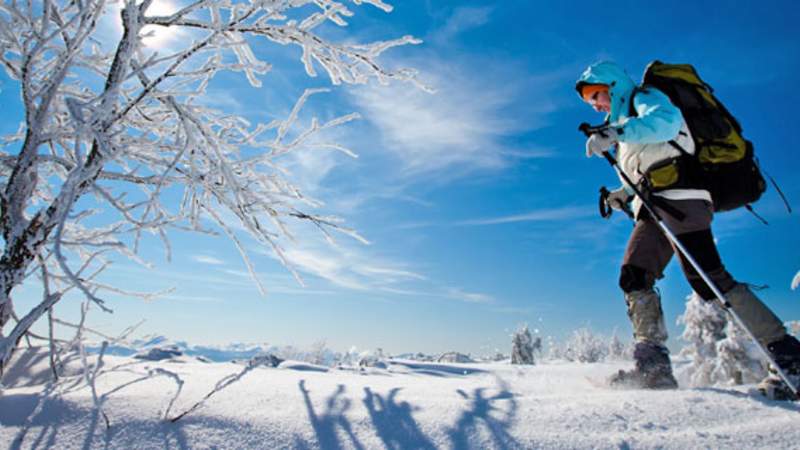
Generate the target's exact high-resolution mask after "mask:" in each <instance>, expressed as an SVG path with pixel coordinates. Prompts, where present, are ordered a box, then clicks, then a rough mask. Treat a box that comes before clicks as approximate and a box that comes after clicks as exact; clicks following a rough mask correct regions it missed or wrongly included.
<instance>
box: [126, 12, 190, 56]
mask: <svg viewBox="0 0 800 450" xmlns="http://www.w3.org/2000/svg"><path fill="white" fill-rule="evenodd" d="M136 3H137V4H139V3H141V1H137V2H136ZM120 6H121V4H120ZM179 9H180V7H179V6H178V5H176V4H175V3H173V2H172V1H170V0H154V1H153V3H152V4H151V5H150V7H149V8H147V13H146V15H147V16H150V17H153V16H169V15H171V14H173V13H174V12H176V11H178V10H179ZM115 16H116V21H115V25H116V28H117V30H118V31H119V32H122V19H121V18H120V15H119V13H117V14H115ZM180 34H181V31H180V30H179V27H162V26H157V25H148V26H146V27H144V28H142V31H141V36H143V37H142V43H143V44H144V45H145V47H148V48H150V49H160V48H163V47H166V46H168V45H169V44H170V43H171V41H174V40H176V39H177V37H178V36H179V35H180Z"/></svg>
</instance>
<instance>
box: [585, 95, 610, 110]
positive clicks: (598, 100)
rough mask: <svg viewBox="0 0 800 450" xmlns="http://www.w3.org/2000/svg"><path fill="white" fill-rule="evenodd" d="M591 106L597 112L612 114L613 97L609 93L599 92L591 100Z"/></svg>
mask: <svg viewBox="0 0 800 450" xmlns="http://www.w3.org/2000/svg"><path fill="white" fill-rule="evenodd" d="M589 105H590V106H591V107H592V108H594V110H595V111H597V112H604V113H609V112H611V97H609V95H608V91H597V92H595V93H594V94H593V95H592V96H591V97H590V98H589Z"/></svg>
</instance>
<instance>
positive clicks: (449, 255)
mask: <svg viewBox="0 0 800 450" xmlns="http://www.w3.org/2000/svg"><path fill="white" fill-rule="evenodd" d="M156 3H157V4H158V3H159V2H158V0H157V2H156ZM162 3H163V2H162ZM393 3H394V4H393V6H394V11H393V12H391V13H390V14H386V13H384V12H383V11H381V10H379V9H377V8H373V7H371V6H369V5H362V6H353V7H352V8H353V10H354V12H355V13H356V15H355V16H354V17H352V18H350V19H349V26H348V27H347V28H337V27H334V26H329V27H327V28H325V29H324V30H323V33H325V34H326V35H327V36H329V37H331V38H332V39H340V40H347V41H353V40H355V41H373V40H385V39H392V38H397V37H400V36H404V35H409V34H410V35H413V36H415V37H417V38H420V39H421V40H422V41H423V43H421V44H419V45H413V46H405V47H401V48H396V49H392V50H390V51H389V52H387V53H385V54H384V55H383V56H382V57H381V61H382V62H383V63H385V64H386V65H387V66H389V67H413V68H416V69H417V70H418V71H419V73H420V75H419V76H420V80H422V81H423V82H424V83H425V84H426V85H429V86H430V87H432V88H433V90H434V92H432V93H430V92H426V91H423V90H421V89H418V88H417V87H415V86H413V85H411V84H409V83H393V84H390V85H388V86H381V85H378V84H376V83H372V84H369V85H360V86H330V82H329V80H328V79H327V78H326V77H325V76H324V73H323V72H321V71H320V75H319V76H317V77H316V78H310V77H308V76H307V75H306V74H305V72H304V70H303V67H302V64H301V62H300V52H299V51H298V50H297V49H296V48H288V47H287V48H283V47H277V46H275V45H273V44H265V43H263V42H257V41H253V48H254V51H255V52H256V55H257V56H259V57H261V58H263V59H264V60H266V61H268V62H270V63H272V64H273V65H274V68H273V70H272V71H271V72H269V73H268V74H266V75H264V76H262V77H261V79H262V82H263V87H261V88H260V89H256V88H253V87H251V86H250V85H249V84H248V83H247V82H246V79H245V76H244V75H243V74H241V73H230V74H225V75H223V76H220V77H218V78H217V79H215V81H214V82H213V83H212V85H211V86H210V88H209V93H208V98H207V99H206V100H205V101H206V102H207V103H208V104H210V105H213V106H215V107H218V108H220V109H224V110H226V111H230V112H233V113H236V114H240V115H243V116H245V117H248V118H250V119H252V120H253V122H254V123H255V122H268V121H270V120H272V119H274V118H277V117H285V115H286V114H287V113H288V111H289V110H290V109H291V107H292V105H293V103H294V101H295V100H296V99H297V98H298V97H299V96H300V95H301V94H302V92H303V90H304V89H306V88H309V87H330V88H331V91H330V92H329V93H327V94H319V95H316V96H314V97H313V98H312V100H311V101H310V102H309V104H308V105H307V108H305V109H304V111H303V113H302V114H301V121H303V122H304V123H306V124H308V123H310V120H311V117H312V116H318V117H321V118H330V117H334V116H336V115H340V114H346V113H349V112H357V113H359V114H361V115H362V119H361V120H359V121H356V122H353V123H350V124H347V125H346V126H344V127H339V128H336V129H335V130H332V132H330V133H329V134H328V135H326V138H330V139H331V140H335V141H336V142H338V143H340V144H342V145H345V146H346V147H348V148H349V149H351V150H352V151H353V152H355V153H356V154H357V155H358V157H357V158H351V157H349V156H347V155H344V154H342V153H338V152H327V151H324V152H320V151H319V150H304V151H301V152H298V153H296V154H294V155H291V156H290V157H288V158H287V159H286V160H285V161H284V164H285V165H286V166H287V167H288V168H289V169H290V171H291V178H292V180H293V181H294V182H295V183H297V185H298V186H300V187H301V188H302V190H303V191H304V192H305V193H307V194H309V195H311V196H312V197H314V198H316V199H319V200H321V201H323V202H324V206H322V207H320V208H319V210H318V211H317V212H319V213H321V214H331V215H336V216H339V217H342V218H344V219H345V220H346V224H347V225H348V226H350V227H352V228H354V229H356V230H358V232H359V233H360V234H361V235H362V236H364V237H365V238H366V239H367V240H368V241H369V244H363V243H361V242H359V241H357V240H354V239H350V238H348V237H347V236H337V240H336V244H335V245H333V246H332V245H329V244H328V243H326V242H325V240H324V239H322V237H321V236H320V235H319V233H316V232H314V230H313V229H311V228H309V227H306V226H304V225H303V224H298V226H297V227H296V228H295V230H296V236H297V239H296V242H294V243H292V244H291V245H289V244H288V243H287V256H288V257H289V260H290V261H291V262H292V264H293V266H294V267H295V268H296V269H297V270H298V272H299V273H300V275H301V276H302V278H303V280H304V284H305V286H301V285H300V284H298V283H297V281H296V280H295V279H294V278H293V277H292V276H291V274H290V273H289V272H288V271H287V270H286V269H285V268H283V267H282V266H281V265H280V264H279V263H278V262H277V261H276V259H275V258H274V256H273V255H271V253H270V251H269V250H268V249H264V248H260V247H259V246H258V244H257V243H256V242H255V241H252V240H249V241H246V245H247V246H248V249H249V251H250V253H251V255H252V257H253V261H254V263H255V266H256V270H257V272H258V276H259V279H260V280H261V281H262V282H263V284H264V286H265V287H266V289H267V291H268V292H267V295H266V296H262V295H260V294H259V292H258V289H257V288H256V286H255V284H254V283H253V281H252V280H251V279H250V277H249V275H248V274H247V270H246V267H245V265H244V264H243V263H242V260H241V258H240V256H239V254H238V252H237V251H236V249H235V247H234V246H233V244H232V243H231V242H230V241H228V240H226V239H225V238H224V237H210V236H198V235H189V234H185V233H181V232H174V233H170V239H171V241H172V247H173V248H172V250H173V252H172V259H171V261H167V260H165V257H164V251H163V249H162V248H161V245H160V244H159V241H158V240H155V239H152V240H145V241H144V242H145V245H144V246H143V247H142V257H143V258H144V259H146V260H148V261H149V262H151V263H152V265H153V268H152V269H147V268H145V267H142V266H140V265H137V264H134V263H132V262H126V261H120V262H119V263H117V264H115V267H114V269H113V270H112V271H109V272H108V274H107V275H106V279H105V281H108V282H110V283H114V284H115V285H118V286H122V287H124V288H126V289H132V290H136V291H158V290H162V289H167V288H174V290H173V291H171V292H170V293H169V294H167V295H165V296H163V297H162V298H160V299H157V300H153V301H148V302H145V301H142V300H139V299H136V298H127V297H124V296H121V295H109V296H108V298H109V306H111V307H112V309H114V313H113V314H104V313H102V312H100V311H92V312H91V315H90V319H89V322H90V323H91V324H92V326H94V327H95V328H97V329H99V330H102V331H106V332H109V333H114V332H119V331H120V330H122V329H124V328H125V327H127V326H129V325H132V324H134V323H137V322H139V321H141V320H144V321H145V322H144V324H143V325H141V326H140V327H139V328H138V330H137V334H146V333H156V334H161V335H166V336H168V337H170V338H172V339H175V340H186V341H189V342H192V343H196V344H225V343H231V342H269V343H271V344H277V345H288V344H292V345H297V346H300V347H302V346H310V345H312V344H313V343H315V342H319V341H325V342H326V343H327V345H328V346H330V347H332V348H335V349H339V350H346V349H348V348H350V347H352V346H355V347H357V348H360V349H373V348H383V349H384V350H386V351H389V352H392V353H401V352H412V351H413V352H417V351H422V352H429V353H437V352H444V351H451V350H457V351H461V352H469V353H473V354H490V353H493V352H495V351H501V352H506V353H508V352H509V351H510V342H511V338H510V335H511V334H512V333H513V331H514V330H515V329H517V328H518V327H520V326H521V325H523V324H528V325H529V326H530V328H531V329H532V330H534V331H535V332H537V333H539V335H540V336H543V337H546V336H554V337H556V338H563V337H564V336H567V335H568V334H569V333H571V332H572V330H575V329H576V328H579V327H585V326H588V327H591V328H592V329H593V330H595V331H597V332H600V333H605V334H611V333H612V332H615V331H616V332H617V333H618V334H619V335H620V336H621V337H623V338H624V337H628V336H629V335H630V333H631V329H630V325H629V324H628V320H627V316H626V313H625V305H624V301H623V299H622V294H621V292H620V290H619V288H618V286H617V279H618V273H619V264H620V260H621V256H622V252H623V249H624V246H625V242H626V239H627V235H628V233H629V231H630V229H631V224H630V222H629V221H628V220H627V218H625V217H624V216H622V215H621V214H617V215H615V216H614V217H612V218H611V219H610V220H604V219H602V218H600V217H599V215H598V213H597V193H598V190H599V188H600V186H608V187H609V188H613V187H617V186H618V184H619V182H618V181H617V179H616V176H615V174H614V173H613V172H612V171H611V170H610V168H609V167H608V166H607V164H605V162H604V161H601V160H599V159H587V158H586V157H585V156H584V151H583V147H584V137H583V136H582V135H581V134H580V133H579V132H577V125H578V124H579V123H581V122H592V123H599V122H601V121H602V116H600V115H598V114H597V113H595V112H594V111H592V110H591V109H590V108H589V107H587V106H586V105H584V104H582V103H581V102H580V100H579V99H578V97H577V96H576V94H575V91H574V83H575V80H576V79H577V77H578V75H579V74H580V73H581V72H582V70H583V69H584V68H585V67H586V66H587V65H589V64H591V63H592V62H595V61H598V60H613V61H616V62H617V63H619V64H620V65H622V66H623V67H625V68H626V69H627V71H628V72H629V74H630V75H631V76H632V77H633V78H634V79H639V78H640V76H641V73H642V71H643V69H644V67H645V66H646V65H647V63H648V62H649V61H651V60H654V59H659V60H662V61H665V62H680V63H691V64H693V65H694V66H695V67H696V68H697V69H698V71H699V73H700V74H701V76H703V78H704V79H705V80H706V81H707V82H708V83H710V84H711V85H713V86H714V88H715V90H716V91H715V92H716V94H717V96H718V97H719V98H720V99H722V100H723V101H724V102H725V104H726V105H727V106H728V108H729V110H731V111H732V112H733V113H734V115H736V116H737V117H738V118H739V120H740V122H741V123H742V125H743V127H744V132H745V136H746V137H747V138H748V139H750V140H752V141H753V142H754V144H755V148H756V155H757V156H758V158H759V160H760V162H761V165H762V168H763V169H764V170H765V171H766V172H767V173H768V174H769V175H771V176H772V177H773V178H774V179H775V180H776V181H777V182H778V183H779V184H780V187H781V189H782V190H783V192H784V193H785V194H786V196H787V197H788V199H789V200H790V202H792V205H793V206H798V204H797V203H795V202H796V201H797V199H800V178H798V177H797V176H796V174H797V172H798V168H800V163H798V160H797V151H796V147H797V144H798V138H797V135H796V133H795V132H794V130H795V128H796V127H795V126H794V124H792V123H791V122H792V120H793V119H794V118H796V117H797V113H796V109H795V108H796V105H797V104H798V103H800V96H799V95H798V89H797V86H799V85H800V77H798V75H797V74H798V69H800V67H798V66H800V58H798V57H797V55H800V39H798V38H799V37H800V36H798V32H797V29H796V24H797V22H798V19H800V6H798V5H797V4H796V2H788V1H786V2H779V1H765V2H743V1H730V2H726V3H725V6H721V5H720V3H719V2H710V1H708V2H705V1H702V2H685V3H683V5H685V6H686V7H685V8H684V7H680V6H679V4H678V3H675V2H638V1H621V2H616V3H614V5H613V6H612V7H604V8H598V7H597V3H596V2H583V1H581V2H568V3H569V4H566V2H522V1H511V2H504V3H503V4H502V5H501V4H498V3H497V2H478V1H475V2H447V1H438V2H434V1H424V0H404V1H402V2H393ZM161 7H166V8H167V9H169V5H163V4H162V6H161ZM687 10H689V11H690V12H687ZM110 28H111V30H110V31H108V32H109V33H111V34H113V27H110ZM181 38H182V36H181V35H180V34H175V35H161V36H158V35H156V36H155V37H153V38H152V39H153V44H152V45H154V46H169V45H176V44H177V43H179V42H180V40H181ZM0 89H2V92H0V101H2V104H3V105H4V108H3V110H2V111H0V122H2V125H1V126H0V131H2V132H3V133H4V134H5V133H10V132H12V131H15V130H16V129H17V126H18V123H19V122H20V120H21V117H22V115H21V114H22V113H21V110H20V108H19V91H18V86H17V85H16V83H15V82H14V81H13V80H11V79H9V78H8V76H7V75H6V74H5V73H3V74H2V75H0ZM755 206H756V210H757V211H758V212H759V214H760V215H762V216H764V217H765V218H766V219H767V220H768V221H769V225H768V226H765V225H763V224H761V223H760V222H759V221H758V220H756V219H755V218H753V217H752V216H751V215H750V214H748V213H747V212H746V211H735V212H729V213H724V214H719V215H717V216H716V217H715V221H714V225H713V231H714V233H715V237H716V239H717V242H718V246H719V249H720V252H721V254H722V258H723V261H724V262H725V264H726V267H727V268H728V269H729V271H730V272H731V273H732V274H733V275H734V276H735V277H736V278H737V279H738V280H740V281H743V282H748V283H752V284H754V285H759V286H768V289H764V290H761V291H759V293H758V294H759V295H760V296H761V297H762V298H763V299H764V300H765V302H766V303H767V304H768V305H769V306H770V307H772V308H773V309H774V310H775V312H776V313H777V314H778V315H779V316H780V317H781V318H782V319H783V320H786V321H788V320H797V319H800V292H798V291H792V290H791V289H790V283H791V280H792V278H793V277H794V275H795V273H797V271H798V270H800V233H798V232H797V230H798V229H799V228H798V225H799V223H798V213H797V212H794V213H792V214H789V213H787V211H786V209H785V208H784V206H783V203H782V202H781V200H780V198H779V196H778V195H777V194H776V191H775V189H774V188H773V187H772V186H770V188H769V189H768V191H767V192H766V193H765V195H764V197H763V198H762V199H761V201H759V202H758V203H757V204H756V205H755ZM658 288H659V290H660V292H661V293H662V297H663V309H664V312H665V315H666V319H667V323H668V327H669V330H670V334H671V340H670V343H669V344H670V347H672V348H673V349H677V348H679V347H680V342H679V341H677V340H676V338H677V336H678V335H679V334H680V331H681V328H680V327H679V326H677V325H676V324H675V321H676V318H677V316H678V315H679V314H681V312H682V311H683V308H684V303H685V299H686V296H687V295H688V294H689V293H690V287H689V286H688V284H687V283H686V281H685V280H684V279H683V277H682V274H681V272H680V270H679V268H678V266H677V264H676V263H674V262H673V263H672V264H671V265H670V267H669V268H668V270H667V271H666V277H665V279H663V280H661V281H659V283H658ZM14 295H15V297H14V298H15V303H16V304H17V310H18V312H20V311H22V310H24V311H27V310H28V309H29V308H30V306H31V305H33V304H34V302H35V301H36V300H37V296H38V294H37V293H36V289H35V288H34V287H33V286H24V287H22V288H20V289H19V290H18V291H17V292H16V293H15V294H14ZM79 301H80V299H79V298H77V297H74V298H66V299H65V300H64V301H62V302H61V303H60V304H59V305H58V306H57V311H58V313H59V314H63V315H64V316H66V317H69V318H76V317H77V313H78V310H79Z"/></svg>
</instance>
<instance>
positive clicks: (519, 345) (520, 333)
mask: <svg viewBox="0 0 800 450" xmlns="http://www.w3.org/2000/svg"><path fill="white" fill-rule="evenodd" d="M540 342H541V341H540ZM533 345H534V341H533V337H531V332H530V331H529V330H528V326H527V325H523V326H522V327H521V328H520V329H518V330H517V331H516V332H514V335H513V336H512V338H511V364H534V360H533ZM540 345H541V344H540Z"/></svg>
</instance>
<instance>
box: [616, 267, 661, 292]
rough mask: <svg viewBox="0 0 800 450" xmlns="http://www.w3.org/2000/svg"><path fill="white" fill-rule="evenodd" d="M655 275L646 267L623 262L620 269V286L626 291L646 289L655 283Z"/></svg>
mask: <svg viewBox="0 0 800 450" xmlns="http://www.w3.org/2000/svg"><path fill="white" fill-rule="evenodd" d="M655 281H656V280H655V276H654V275H653V274H651V273H650V272H648V271H647V270H645V269H642V268H641V267H639V266H634V265H632V264H623V265H622V268H621V269H620V275H619V287H620V288H622V291H623V292H625V293H629V292H633V291H646V290H648V289H650V288H652V287H653V285H654V284H655Z"/></svg>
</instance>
